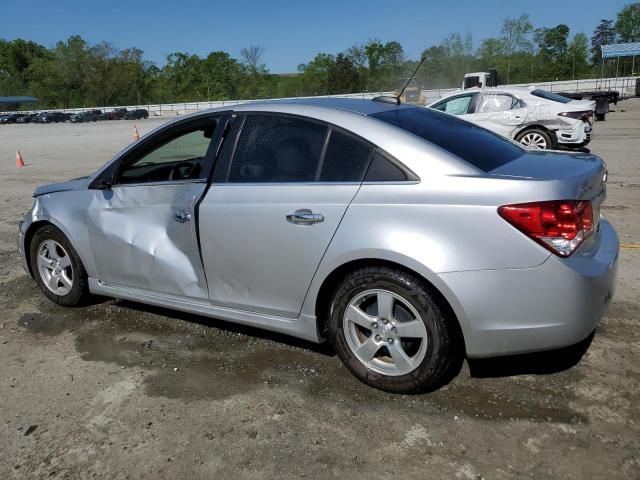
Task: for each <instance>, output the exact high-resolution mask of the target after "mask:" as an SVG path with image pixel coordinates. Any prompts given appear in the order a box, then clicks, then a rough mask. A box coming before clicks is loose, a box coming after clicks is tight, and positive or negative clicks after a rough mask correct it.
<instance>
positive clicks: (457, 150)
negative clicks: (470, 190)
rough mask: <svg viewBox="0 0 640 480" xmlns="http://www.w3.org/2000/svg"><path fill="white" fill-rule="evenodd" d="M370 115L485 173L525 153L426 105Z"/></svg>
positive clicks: (472, 125) (501, 138)
mask: <svg viewBox="0 0 640 480" xmlns="http://www.w3.org/2000/svg"><path fill="white" fill-rule="evenodd" d="M372 117H373V118H377V119H379V120H382V121H384V122H387V123H390V124H392V125H395V126H396V127H399V128H401V129H403V130H406V131H408V132H410V133H413V134H414V135H417V136H418V137H420V138H423V139H424V140H426V141H428V142H430V143H433V144H434V145H437V146H438V147H440V148H442V149H444V150H446V151H448V152H450V153H452V154H453V155H455V156H457V157H459V158H460V159H462V160H464V161H465V162H468V163H470V164H471V165H473V166H475V167H476V168H479V169H480V170H482V171H485V172H490V171H491V170H494V169H496V168H498V167H500V166H502V165H505V164H506V163H509V162H511V161H512V160H515V159H516V158H519V157H521V156H522V155H524V153H525V150H524V149H523V148H521V147H520V146H518V145H517V144H515V143H514V142H511V141H509V140H507V139H506V138H504V137H501V136H500V135H498V134H496V133H493V132H491V131H489V130H486V129H484V128H482V127H479V126H477V125H474V124H472V123H470V122H466V121H464V120H461V119H459V118H456V117H454V116H452V115H444V114H442V113H440V112H438V111H434V110H432V109H430V108H397V109H394V110H387V111H385V112H380V113H375V114H373V115H372Z"/></svg>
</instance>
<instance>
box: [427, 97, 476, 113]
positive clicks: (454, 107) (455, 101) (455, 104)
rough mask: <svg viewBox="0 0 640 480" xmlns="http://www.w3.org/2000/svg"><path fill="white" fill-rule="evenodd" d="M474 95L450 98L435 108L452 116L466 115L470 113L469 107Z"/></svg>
mask: <svg viewBox="0 0 640 480" xmlns="http://www.w3.org/2000/svg"><path fill="white" fill-rule="evenodd" d="M472 98H473V95H461V96H459V97H454V98H450V99H448V100H445V101H443V102H440V103H437V104H435V105H434V106H433V108H434V109H436V110H440V111H441V112H445V113H449V114H451V115H465V114H467V113H469V106H470V105H471V100H472Z"/></svg>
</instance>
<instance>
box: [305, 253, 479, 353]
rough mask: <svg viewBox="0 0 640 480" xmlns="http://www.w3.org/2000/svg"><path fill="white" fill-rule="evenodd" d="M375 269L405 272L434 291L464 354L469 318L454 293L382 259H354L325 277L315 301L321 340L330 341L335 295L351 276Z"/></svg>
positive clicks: (444, 286)
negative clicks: (360, 271)
mask: <svg viewBox="0 0 640 480" xmlns="http://www.w3.org/2000/svg"><path fill="white" fill-rule="evenodd" d="M372 266H373V267H388V268H393V269H397V270H402V271H405V272H407V273H410V274H412V275H416V276H417V277H419V278H421V279H422V280H424V281H425V282H426V284H427V286H428V288H429V290H430V293H432V294H433V295H434V297H435V299H436V301H437V302H438V306H439V307H440V308H442V309H443V310H444V311H445V312H446V314H447V317H448V318H450V319H451V320H452V326H453V328H454V331H455V335H456V338H459V339H460V341H461V342H460V346H461V347H462V349H463V350H464V349H465V345H466V340H465V331H466V330H467V328H466V318H465V316H464V313H463V309H462V306H461V305H460V304H459V302H458V300H457V298H456V297H455V295H454V294H453V292H451V291H450V290H449V289H448V287H446V285H445V284H444V283H443V282H441V281H438V280H437V279H435V278H433V277H432V279H433V281H431V280H430V279H429V278H427V277H426V276H425V275H423V274H421V273H420V272H418V271H416V270H415V269H413V268H410V267H407V266H406V265H403V264H402V263H398V262H396V261H394V260H387V259H382V258H357V259H353V260H350V261H348V262H346V263H343V264H341V265H339V266H337V267H335V268H334V269H333V270H332V271H331V272H330V273H329V274H328V275H326V276H325V278H324V280H323V281H322V284H321V285H320V288H319V289H318V293H317V295H316V297H315V317H316V324H317V329H318V334H319V337H320V338H326V332H327V325H328V323H327V322H328V317H329V306H330V304H331V297H332V296H333V293H334V291H335V289H336V288H337V286H338V285H339V283H340V282H341V281H342V279H344V278H345V277H346V276H347V275H348V274H349V273H351V272H353V271H355V270H357V269H359V268H363V267H372ZM444 292H446V293H444Z"/></svg>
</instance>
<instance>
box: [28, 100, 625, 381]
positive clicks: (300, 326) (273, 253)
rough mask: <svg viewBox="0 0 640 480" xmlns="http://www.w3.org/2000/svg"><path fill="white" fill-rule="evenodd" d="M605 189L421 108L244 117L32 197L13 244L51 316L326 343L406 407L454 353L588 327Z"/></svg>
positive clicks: (532, 345) (576, 159) (577, 160)
mask: <svg viewBox="0 0 640 480" xmlns="http://www.w3.org/2000/svg"><path fill="white" fill-rule="evenodd" d="M461 139H462V140H461ZM605 178H606V170H605V164H604V163H603V161H602V160H601V159H600V158H599V157H597V156H595V155H591V154H585V153H564V152H542V151H528V150H526V149H524V148H522V147H521V146H520V145H518V144H516V143H514V142H512V141H510V140H507V139H505V138H504V137H501V136H499V135H497V134H495V133H492V132H490V131H489V130H486V129H484V128H481V127H478V126H476V125H474V124H472V123H469V122H465V121H462V120H461V119H459V118H456V117H454V116H452V115H446V114H443V113H442V112H439V111H436V110H431V109H426V108H424V107H415V106H408V105H392V104H389V103H383V102H376V101H369V100H355V99H306V100H302V99H300V100H287V101H280V102H263V103H249V104H244V105H237V106H233V107H232V109H230V108H222V109H216V110H208V111H204V112H199V113H195V114H192V115H189V116H185V117H181V118H178V119H176V120H174V121H172V122H169V123H167V124H165V125H163V126H162V127H160V128H158V129H157V130H155V131H154V132H152V133H150V134H148V135H145V136H143V137H142V138H141V139H140V140H139V141H138V142H134V143H132V144H131V145H129V146H128V147H127V148H126V149H125V150H123V151H122V152H121V153H119V154H118V155H116V156H115V157H114V158H113V159H112V160H111V161H109V162H108V163H106V164H105V165H104V166H103V167H101V168H100V169H99V170H98V171H97V172H95V173H94V174H93V175H91V176H89V177H84V178H79V179H75V180H71V181H68V182H64V183H57V184H52V185H46V186H42V187H39V188H38V189H37V190H36V191H35V193H34V197H35V200H34V204H33V207H32V208H31V210H29V212H27V214H26V215H25V216H24V219H23V220H22V222H20V225H19V229H18V230H19V233H18V245H19V251H20V254H21V256H22V260H23V265H24V268H25V269H26V271H27V272H29V273H30V274H31V275H32V276H33V277H34V278H35V280H36V282H37V283H38V285H39V287H40V289H41V290H42V291H43V292H44V294H45V295H46V296H47V297H48V298H49V299H51V300H52V301H54V302H56V303H58V304H60V305H76V304H79V303H82V302H84V301H86V300H87V299H88V297H89V295H91V294H95V295H104V296H110V297H116V298H122V299H130V300H134V301H138V302H142V303H147V304H150V305H160V306H163V307H168V308H174V309H177V310H184V311H188V312H193V313H197V314H201V315H207V316H211V317H215V318H219V319H223V320H227V321H231V322H236V323H240V324H244V325H251V326H255V327H261V328H264V329H267V330H272V331H275V332H280V333H284V334H288V335H292V336H295V337H300V338H303V339H306V340H310V341H314V342H320V341H322V340H324V339H328V340H329V341H330V342H331V344H332V345H333V347H334V348H335V350H336V351H337V353H338V355H339V356H340V358H341V359H342V361H343V362H344V363H345V365H346V366H347V368H349V370H350V371H351V372H353V374H354V375H355V376H356V377H358V378H359V379H360V380H362V381H363V382H365V383H367V384H369V385H371V386H373V387H376V388H380V389H384V390H387V391H392V392H414V391H422V390H425V389H432V388H436V387H437V386H438V385H439V382H440V381H441V379H442V378H443V376H444V375H445V374H446V373H447V372H448V371H449V368H450V366H451V365H452V362H453V361H454V360H455V359H456V358H459V357H457V355H459V353H458V352H466V355H467V356H469V357H491V356H500V355H507V354H514V353H521V352H532V351H538V350H547V349H552V348H556V347H563V346H566V345H571V344H575V343H577V342H579V341H581V340H582V339H584V338H586V337H587V336H588V335H590V334H591V332H593V331H594V329H595V328H596V326H597V325H598V322H599V320H600V318H601V316H602V315H603V312H604V311H605V309H606V307H607V305H608V304H609V302H610V301H611V298H612V295H613V292H614V283H615V282H614V281H615V276H616V269H617V260H618V237H617V235H616V232H615V230H614V229H613V227H612V226H611V225H610V224H609V222H608V221H607V220H605V219H604V218H603V217H601V215H600V207H601V204H602V202H603V200H604V198H605ZM210 186H211V188H209V187H210Z"/></svg>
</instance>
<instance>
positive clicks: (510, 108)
mask: <svg viewBox="0 0 640 480" xmlns="http://www.w3.org/2000/svg"><path fill="white" fill-rule="evenodd" d="M527 117H528V111H527V108H526V107H525V104H524V102H523V101H522V100H520V99H518V98H516V97H514V96H513V95H509V94H507V93H498V92H483V93H482V96H481V97H480V98H479V100H478V105H477V108H476V111H475V113H473V115H470V118H468V120H469V121H471V122H473V123H475V124H477V125H480V126H481V127H484V128H487V129H489V130H491V131H493V132H496V133H499V134H500V135H503V136H505V137H512V136H513V133H514V132H515V130H516V129H517V128H519V127H520V126H522V125H523V124H524V123H525V122H526V121H527Z"/></svg>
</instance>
